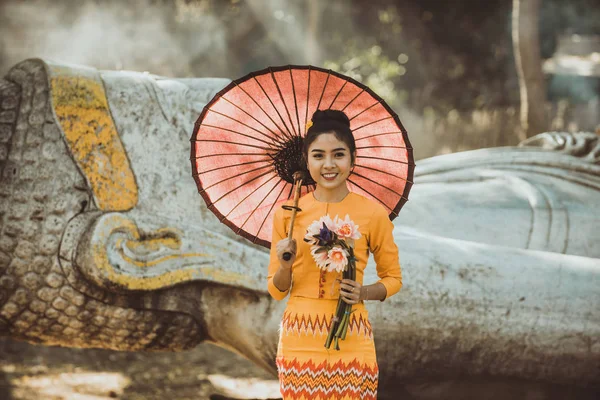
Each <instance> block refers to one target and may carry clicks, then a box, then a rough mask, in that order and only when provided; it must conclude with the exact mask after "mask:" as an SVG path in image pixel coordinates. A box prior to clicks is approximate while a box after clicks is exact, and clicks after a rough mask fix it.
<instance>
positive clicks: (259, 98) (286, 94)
mask: <svg viewBox="0 0 600 400" xmlns="http://www.w3.org/2000/svg"><path fill="white" fill-rule="evenodd" d="M317 109H318V110H326V109H334V110H340V111H343V112H344V113H345V114H346V115H347V116H348V118H349V119H350V129H351V130H352V132H353V134H354V137H355V141H356V151H357V156H356V164H355V167H354V170H353V172H352V174H351V175H350V177H349V178H348V181H347V182H348V189H349V190H350V191H351V192H355V193H358V194H360V195H363V196H365V197H368V198H371V199H373V200H375V201H377V202H379V203H381V204H382V205H383V206H384V207H385V208H386V209H387V210H388V211H389V215H390V219H394V218H395V217H396V216H397V215H398V213H399V212H400V209H401V208H402V206H403V205H404V203H405V202H406V201H407V200H408V194H409V191H410V188H411V186H412V179H413V171H414V160H413V154H412V148H411V146H410V143H409V140H408V135H407V133H406V130H405V129H404V127H403V126H402V124H401V122H400V120H399V118H398V116H397V115H396V114H395V113H394V112H393V111H392V110H391V109H390V107H389V106H388V105H387V104H386V103H385V102H384V101H383V100H382V99H381V98H380V97H379V96H377V95H376V94H375V93H373V92H372V91H371V90H370V89H369V88H368V87H366V86H364V85H363V84H361V83H359V82H357V81H355V80H353V79H351V78H349V77H346V76H344V75H342V74H339V73H337V72H334V71H330V70H324V69H321V68H317V67H313V66H283V67H270V68H267V69H264V70H262V71H257V72H253V73H251V74H249V75H246V76H244V77H243V78H240V79H238V80H235V81H233V82H231V83H230V84H229V85H228V86H227V87H225V88H224V89H223V90H221V91H220V92H219V93H217V94H216V95H215V96H214V98H213V99H212V100H211V101H210V102H209V103H208V104H207V105H206V106H205V107H204V109H203V111H202V113H201V114H200V117H199V118H198V120H197V121H196V124H195V126H194V132H193V135H192V138H191V162H192V170H193V176H194V179H195V181H196V184H197V186H198V191H199V193H200V194H201V195H202V197H203V199H204V201H205V202H206V205H207V207H208V208H209V209H210V210H211V211H212V212H213V213H214V214H215V215H216V216H217V217H218V218H219V220H220V221H221V222H223V223H225V224H226V225H227V226H229V227H230V228H231V229H232V230H233V231H234V232H235V233H236V234H239V235H242V236H244V237H245V238H247V239H249V240H251V241H252V242H253V243H257V244H259V245H262V246H265V247H270V240H271V229H272V226H271V221H272V217H273V214H274V212H275V210H276V209H277V208H279V207H281V206H282V205H283V204H284V202H286V201H287V200H290V199H291V198H293V196H294V193H293V188H294V178H293V174H294V172H296V171H303V172H305V176H306V177H308V179H305V181H304V182H303V186H302V190H301V195H303V194H306V193H307V192H309V191H310V190H314V188H315V186H314V185H315V182H314V181H313V180H312V179H311V178H310V175H309V173H308V170H307V168H306V165H305V163H304V162H303V160H302V142H303V138H304V136H305V134H306V130H307V128H306V126H307V123H308V122H309V121H310V118H311V116H312V115H313V113H314V112H315V111H316V110H317Z"/></svg>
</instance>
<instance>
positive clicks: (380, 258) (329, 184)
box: [268, 110, 402, 399]
mask: <svg viewBox="0 0 600 400" xmlns="http://www.w3.org/2000/svg"><path fill="white" fill-rule="evenodd" d="M303 156H304V160H305V161H306V163H307V169H308V171H309V173H310V175H311V177H312V179H313V180H314V182H315V183H316V188H315V190H314V192H312V193H308V194H306V195H304V196H303V197H302V198H301V199H300V200H299V203H298V205H299V208H300V209H301V210H302V212H301V213H299V215H298V216H297V217H296V218H297V219H296V220H295V223H294V225H295V227H296V229H294V231H293V238H292V239H288V238H287V236H288V231H287V229H288V226H289V225H290V224H289V220H290V215H288V214H289V212H288V211H284V209H279V210H277V211H276V212H275V217H274V221H273V238H272V241H271V243H272V247H271V257H270V264H269V274H268V289H269V293H271V295H272V296H273V297H274V298H275V299H277V300H281V299H283V298H284V297H286V295H287V294H288V293H290V299H289V301H288V304H287V307H286V310H285V313H284V316H283V318H282V322H281V331H280V338H279V345H278V350H277V368H278V372H279V381H280V389H281V393H282V395H283V397H284V399H375V398H377V385H378V377H379V369H378V366H377V360H376V356H375V346H374V342H373V334H372V331H371V325H370V323H369V316H368V312H367V310H366V309H365V306H364V301H365V300H382V301H383V300H385V299H386V298H387V297H390V296H391V295H393V294H395V293H397V292H398V291H399V290H400V287H401V286H402V278H401V273H400V264H399V259H398V248H397V247H396V244H395V243H394V240H393V236H392V230H393V225H392V223H391V221H390V219H389V217H388V213H387V211H386V210H385V208H384V207H383V206H382V205H381V204H378V203H375V202H374V201H373V200H370V199H367V198H366V197H363V196H361V195H359V194H356V193H351V192H350V190H349V189H348V186H347V180H348V177H349V176H350V175H351V173H352V170H353V168H354V165H355V161H356V145H355V141H354V136H353V135H352V131H351V130H350V121H349V119H348V117H347V116H346V115H345V114H344V113H343V112H342V111H336V110H317V111H316V112H315V113H314V114H313V117H312V125H311V126H310V128H309V130H308V132H307V134H306V138H305V140H304V145H303ZM344 216H345V218H344ZM340 217H341V218H340ZM306 237H308V240H307V239H306ZM338 238H339V239H344V238H345V239H346V242H345V243H347V244H348V246H349V247H346V249H344V248H342V247H339V246H335V243H334V242H336V243H337V241H338ZM311 245H312V246H311ZM346 251H347V252H348V254H346ZM286 252H289V253H291V254H292V257H291V258H290V259H289V260H285V259H284V258H283V254H284V253H286ZM369 253H373V254H374V256H375V261H376V263H377V274H378V276H379V278H380V280H379V281H378V282H375V283H374V284H371V285H365V286H363V285H362V283H363V276H364V269H365V267H366V264H367V260H368V258H369ZM347 260H352V261H353V265H355V272H354V270H351V271H353V273H352V275H345V276H352V277H353V278H352V279H341V278H342V272H343V270H344V269H346V268H350V267H349V266H348V265H349V262H348V261H347ZM292 281H293V285H292ZM338 299H341V301H343V302H345V303H347V304H350V305H351V307H352V312H350V311H344V310H347V308H346V307H340V306H337V308H336V305H338ZM340 304H343V303H340ZM340 310H342V311H341V312H340ZM339 321H345V323H344V324H338V322H339ZM339 325H341V326H342V328H341V329H339V331H338V328H337V327H338V326H339ZM334 331H338V333H336V335H337V336H336V339H335V346H334V348H335V350H334V349H331V350H330V349H329V348H330V346H329V345H330V344H331V338H332V336H333V335H332V333H333V332H334ZM339 332H344V333H339ZM337 337H339V338H340V339H341V340H343V344H341V346H340V345H339V343H338V341H337ZM323 343H326V344H325V347H324V346H323Z"/></svg>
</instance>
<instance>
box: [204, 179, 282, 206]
mask: <svg viewBox="0 0 600 400" xmlns="http://www.w3.org/2000/svg"><path fill="white" fill-rule="evenodd" d="M271 172H272V171H267V172H263V173H262V174H260V175H257V176H255V177H254V178H252V179H250V180H247V181H246V182H244V183H242V184H240V185H239V186H236V187H234V188H233V189H231V190H230V191H229V192H227V193H225V194H224V195H222V196H221V197H219V198H218V199H217V200H215V201H213V202H212V204H211V205H210V207H214V206H215V204H217V203H218V202H219V201H221V200H222V199H223V198H224V197H226V196H229V195H230V194H231V193H233V192H235V191H236V190H238V189H240V188H242V187H244V185H247V184H249V183H250V182H253V181H255V180H257V179H259V178H262V177H263V176H265V175H267V174H270V173H271ZM210 207H209V208H210Z"/></svg>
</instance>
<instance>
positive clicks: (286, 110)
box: [271, 71, 294, 136]
mask: <svg viewBox="0 0 600 400" xmlns="http://www.w3.org/2000/svg"><path fill="white" fill-rule="evenodd" d="M271 79H272V80H273V83H274V84H275V87H276V88H277V93H278V94H279V100H281V103H283V108H285V112H286V114H287V116H288V121H290V126H291V127H292V131H293V130H294V129H293V128H294V122H293V121H292V117H291V116H290V110H289V109H288V106H287V104H286V102H285V100H284V99H283V95H282V94H281V88H280V87H279V83H278V82H277V79H275V74H274V73H273V71H271ZM292 136H293V134H292Z"/></svg>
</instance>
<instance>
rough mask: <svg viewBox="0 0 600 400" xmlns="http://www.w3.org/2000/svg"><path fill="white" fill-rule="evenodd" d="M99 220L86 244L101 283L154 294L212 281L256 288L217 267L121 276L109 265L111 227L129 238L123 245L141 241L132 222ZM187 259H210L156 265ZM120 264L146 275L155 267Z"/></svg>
mask: <svg viewBox="0 0 600 400" xmlns="http://www.w3.org/2000/svg"><path fill="white" fill-rule="evenodd" d="M102 219H103V220H102V222H101V225H100V226H99V227H97V228H96V230H95V231H94V233H93V237H92V238H91V242H90V245H91V246H90V248H91V255H92V257H93V260H94V268H95V271H94V272H96V275H97V272H101V277H102V278H101V279H103V280H105V281H108V282H110V283H112V284H115V285H117V286H119V287H122V288H126V289H129V290H156V289H161V288H165V287H169V286H173V285H175V284H178V283H183V282H190V281H198V280H208V281H215V282H219V283H222V284H229V285H234V286H247V285H248V284H251V285H256V284H257V283H256V282H252V281H251V279H249V278H248V277H247V276H246V275H243V274H240V273H236V272H228V271H224V270H223V268H222V267H220V266H218V265H217V266H214V265H198V266H192V267H187V268H182V269H179V270H173V271H167V272H163V273H161V274H160V275H156V276H148V275H140V276H136V275H135V273H132V272H124V271H122V270H120V269H116V268H115V267H114V266H113V265H112V264H111V262H110V260H109V254H108V252H109V246H108V241H109V238H110V236H111V235H112V234H113V233H114V231H115V227H118V230H119V232H120V233H121V234H124V235H126V236H128V237H129V239H128V240H127V241H126V242H127V243H130V242H131V241H136V240H138V241H140V246H143V243H142V242H143V241H142V240H141V237H140V234H139V231H138V228H137V226H136V224H135V223H134V222H133V221H132V220H130V219H128V218H126V217H123V216H122V215H119V214H110V215H105V216H103V217H102ZM159 231H160V232H165V231H167V232H174V231H175V229H174V228H163V229H160V230H159ZM155 240H158V239H155ZM117 242H118V243H119V244H117V246H119V245H120V246H122V244H123V241H115V243H117ZM166 243H170V242H166ZM199 244H200V245H202V246H204V243H202V242H201V241H200V242H199ZM153 246H154V245H153ZM115 250H116V249H115ZM117 251H118V250H117ZM120 254H121V255H122V256H123V253H122V252H120ZM189 257H197V258H205V259H207V260H210V259H211V258H212V257H211V256H210V255H209V254H204V253H193V254H192V253H182V254H177V255H170V256H165V257H162V258H161V259H160V262H164V261H167V260H171V259H177V258H180V259H181V260H182V262H183V261H184V260H185V259H186V258H189ZM123 260H124V261H126V262H128V263H129V264H130V265H132V266H135V267H136V268H140V270H145V271H146V272H147V271H148V270H149V269H152V268H153V267H155V265H157V263H155V262H144V263H142V262H139V260H138V261H135V260H132V259H126V258H125V257H123ZM157 261H158V260H157Z"/></svg>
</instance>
